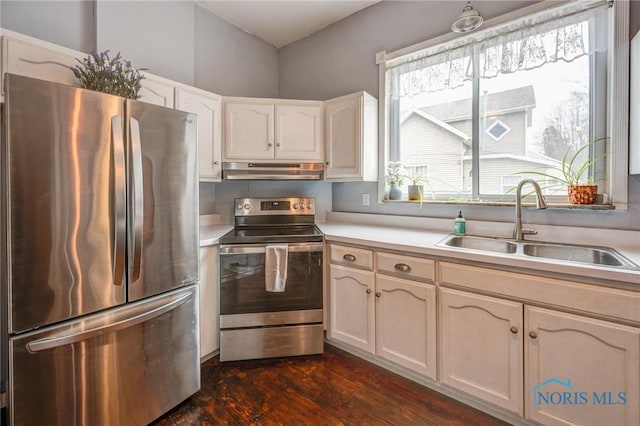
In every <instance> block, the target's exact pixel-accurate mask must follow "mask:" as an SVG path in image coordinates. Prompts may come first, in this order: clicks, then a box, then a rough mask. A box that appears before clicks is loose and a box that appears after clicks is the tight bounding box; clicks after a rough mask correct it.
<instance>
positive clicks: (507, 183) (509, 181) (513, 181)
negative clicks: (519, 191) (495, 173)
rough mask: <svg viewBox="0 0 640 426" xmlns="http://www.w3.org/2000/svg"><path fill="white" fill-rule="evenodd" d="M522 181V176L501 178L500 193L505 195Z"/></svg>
mask: <svg viewBox="0 0 640 426" xmlns="http://www.w3.org/2000/svg"><path fill="white" fill-rule="evenodd" d="M522 179H524V176H522V175H508V176H502V193H503V194H504V193H506V192H508V191H510V190H511V188H513V187H515V186H518V182H520V181H521V180H522Z"/></svg>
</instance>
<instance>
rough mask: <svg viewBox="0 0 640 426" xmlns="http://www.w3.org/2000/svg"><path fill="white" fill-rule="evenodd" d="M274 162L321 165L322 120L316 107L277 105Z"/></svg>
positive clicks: (319, 107)
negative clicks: (278, 160) (284, 161)
mask: <svg viewBox="0 0 640 426" xmlns="http://www.w3.org/2000/svg"><path fill="white" fill-rule="evenodd" d="M275 131H276V135H275V136H276V137H275V158H277V159H282V160H305V161H310V162H322V161H323V159H324V116H323V108H322V105H321V104H318V105H308V106H307V105H276V126H275Z"/></svg>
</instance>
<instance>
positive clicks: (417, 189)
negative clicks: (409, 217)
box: [404, 167, 435, 207]
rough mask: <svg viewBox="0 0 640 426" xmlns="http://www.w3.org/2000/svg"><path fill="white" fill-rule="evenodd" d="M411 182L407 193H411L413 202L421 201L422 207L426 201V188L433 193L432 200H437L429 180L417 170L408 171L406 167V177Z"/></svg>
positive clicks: (410, 196)
mask: <svg viewBox="0 0 640 426" xmlns="http://www.w3.org/2000/svg"><path fill="white" fill-rule="evenodd" d="M404 176H405V177H406V178H407V179H408V180H409V181H410V182H411V185H407V191H408V193H409V200H412V201H420V207H422V202H423V200H424V194H425V187H426V189H427V190H428V191H429V192H430V193H431V198H435V197H434V194H433V188H432V187H431V184H430V183H429V179H428V178H427V177H426V176H425V175H423V174H420V173H418V172H416V171H415V170H412V169H407V168H406V167H405V175H404Z"/></svg>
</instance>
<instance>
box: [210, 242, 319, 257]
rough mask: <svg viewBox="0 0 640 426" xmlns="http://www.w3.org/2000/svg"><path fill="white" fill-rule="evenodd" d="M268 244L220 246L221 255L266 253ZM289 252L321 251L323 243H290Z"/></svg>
mask: <svg viewBox="0 0 640 426" xmlns="http://www.w3.org/2000/svg"><path fill="white" fill-rule="evenodd" d="M266 251H267V245H265V244H234V245H222V246H220V255H221V256H224V255H226V254H255V253H265V252H266ZM288 251H289V253H291V252H321V251H322V243H313V244H289V249H288Z"/></svg>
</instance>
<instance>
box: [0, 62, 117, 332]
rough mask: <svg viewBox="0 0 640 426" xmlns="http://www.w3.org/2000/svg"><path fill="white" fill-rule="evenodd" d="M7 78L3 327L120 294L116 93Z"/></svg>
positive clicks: (31, 324)
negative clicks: (5, 308) (5, 302)
mask: <svg viewBox="0 0 640 426" xmlns="http://www.w3.org/2000/svg"><path fill="white" fill-rule="evenodd" d="M6 78H7V80H6V82H7V86H6V87H7V93H6V106H5V113H6V116H5V120H6V121H5V124H6V129H5V132H6V136H7V137H6V138H4V139H3V143H4V145H5V146H4V147H3V150H4V153H5V155H4V156H2V157H3V164H2V165H1V166H2V167H0V169H2V170H3V172H4V173H5V180H4V184H3V186H4V187H3V192H2V196H4V197H5V199H4V201H5V203H4V206H5V209H4V211H3V216H4V213H5V211H6V213H7V223H8V227H7V246H8V247H7V254H8V259H7V260H6V261H7V265H6V267H7V275H8V284H9V286H8V303H9V312H8V322H9V332H10V333H17V332H21V331H24V330H29V329H32V328H35V327H38V326H43V325H46V324H52V323H54V322H58V321H62V320H66V319H69V318H73V317H77V316H80V315H84V314H87V313H92V312H96V311H98V310H102V309H106V308H110V307H113V306H116V305H118V304H121V303H123V302H124V301H125V290H124V289H125V285H124V272H125V262H126V259H125V245H126V241H125V240H126V216H125V213H126V210H125V207H126V206H125V203H126V199H125V184H126V183H125V172H126V170H125V163H124V161H125V157H124V155H125V152H124V142H123V131H122V127H123V125H124V102H123V100H122V99H121V98H119V97H116V96H110V95H104V94H101V93H97V92H93V91H89V90H83V89H78V88H73V87H70V86H64V85H61V84H55V83H49V82H45V81H42V80H36V79H32V78H27V77H22V76H17V75H11V74H7V75H6ZM2 260H3V261H4V259H2Z"/></svg>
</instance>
